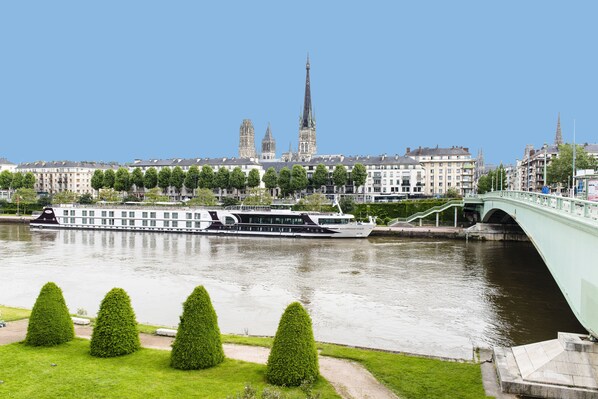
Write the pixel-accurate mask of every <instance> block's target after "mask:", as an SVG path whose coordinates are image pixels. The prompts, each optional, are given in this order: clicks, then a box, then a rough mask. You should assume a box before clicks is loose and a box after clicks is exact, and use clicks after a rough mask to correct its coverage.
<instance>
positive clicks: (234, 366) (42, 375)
mask: <svg viewBox="0 0 598 399" xmlns="http://www.w3.org/2000/svg"><path fill="white" fill-rule="evenodd" d="M0 359H2V360H1V361H0V380H2V381H4V382H3V383H2V384H0V397H2V398H26V399H30V398H61V399H69V398H81V397H87V398H131V399H135V398H140V399H147V398H218V399H224V398H226V397H227V396H231V397H232V396H234V395H236V394H238V393H240V392H242V391H243V388H244V386H245V385H246V384H247V383H250V384H251V385H252V386H253V387H254V388H258V389H259V390H260V391H261V390H262V389H263V387H265V386H268V385H267V384H266V383H265V382H264V375H265V371H266V366H264V365H258V364H254V363H246V362H242V361H237V360H230V359H226V360H225V361H224V363H222V364H220V365H218V366H216V367H213V368H211V369H207V370H195V371H181V370H175V369H172V368H170V366H169V363H170V352H169V351H160V350H154V349H141V350H140V351H139V352H136V353H133V354H131V355H127V356H122V357H117V358H109V359H102V358H95V357H92V356H91V355H89V341H87V340H83V339H75V340H74V341H71V342H68V343H66V344H62V345H59V346H56V347H52V348H40V347H29V346H26V345H24V344H21V343H18V344H11V345H5V346H0ZM52 364H56V366H52ZM314 391H317V392H320V393H321V395H322V398H338V396H337V395H336V393H335V392H334V389H333V388H332V387H331V386H330V384H328V383H327V382H326V381H324V380H323V379H320V381H318V383H317V384H316V385H315V386H314ZM284 392H285V393H287V394H288V395H289V396H290V397H291V398H300V397H303V398H304V397H305V395H303V393H302V392H301V391H300V390H299V389H298V388H295V389H284Z"/></svg>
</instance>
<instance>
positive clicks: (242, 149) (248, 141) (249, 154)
mask: <svg viewBox="0 0 598 399" xmlns="http://www.w3.org/2000/svg"><path fill="white" fill-rule="evenodd" d="M256 156H257V154H256V153H255V131H254V130H253V124H252V123H251V119H243V123H241V127H240V128H239V158H255V157H256Z"/></svg>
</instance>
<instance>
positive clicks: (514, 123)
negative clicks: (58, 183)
mask: <svg viewBox="0 0 598 399" xmlns="http://www.w3.org/2000/svg"><path fill="white" fill-rule="evenodd" d="M288 3H290V2H281V1H271V2H247V1H240V2H212V3H209V4H203V2H197V1H173V2H164V1H161V2H158V1H104V2H82V1H58V2H47V1H43V2H42V1H37V2H36V1H28V2H25V1H4V2H1V3H0V54H1V58H0V59H1V61H0V157H6V158H8V159H9V160H12V161H13V162H26V161H35V160H65V159H68V160H104V161H112V160H114V161H120V162H129V161H132V160H133V159H135V158H143V159H147V158H169V157H206V156H207V157H217V156H227V157H230V156H237V151H238V134H239V126H240V124H241V121H242V120H243V119H244V118H249V119H251V120H252V121H253V124H254V126H255V129H256V144H257V145H258V146H259V144H260V142H261V139H262V138H263V135H264V133H265V131H266V127H267V124H268V122H270V123H271V126H272V132H273V135H274V138H275V139H276V140H277V152H278V155H280V153H281V152H282V151H286V150H287V149H288V146H289V143H291V144H292V146H293V148H295V149H296V148H297V136H298V118H299V113H300V111H301V107H302V101H303V93H304V84H305V59H306V54H307V53H308V52H309V54H310V58H311V78H312V79H311V87H312V98H313V106H314V110H315V114H316V117H317V135H318V143H317V144H318V152H319V153H321V154H338V153H341V154H345V155H357V154H364V155H365V154H372V155H376V154H382V153H387V154H395V153H396V154H404V152H405V148H406V147H412V148H413V147H417V146H420V145H421V146H436V145H439V146H441V147H443V146H452V145H461V146H465V147H469V148H470V150H471V151H472V152H473V153H474V154H475V153H476V152H477V150H478V149H479V148H483V150H484V154H485V156H486V162H500V161H501V160H502V161H503V162H507V163H508V162H513V161H514V160H515V159H517V158H520V157H521V155H522V154H523V150H524V147H525V145H526V144H528V143H529V144H534V145H536V146H541V145H542V144H543V143H544V142H549V143H550V142H552V141H553V140H554V133H555V128H556V119H557V113H558V112H561V121H562V126H563V136H564V139H565V141H571V139H572V134H573V120H574V119H575V120H576V127H577V129H576V132H577V134H576V135H577V141H578V142H597V141H598V112H597V111H598V62H597V56H596V46H597V44H596V38H598V24H596V16H597V15H598V12H597V11H598V5H597V4H598V3H595V2H589V1H588V2H556V1H500V2H499V1H494V2H491V1H450V2H449V1H418V2H399V1H394V2H369V3H367V5H366V2H310V1H301V2H293V3H292V4H288Z"/></svg>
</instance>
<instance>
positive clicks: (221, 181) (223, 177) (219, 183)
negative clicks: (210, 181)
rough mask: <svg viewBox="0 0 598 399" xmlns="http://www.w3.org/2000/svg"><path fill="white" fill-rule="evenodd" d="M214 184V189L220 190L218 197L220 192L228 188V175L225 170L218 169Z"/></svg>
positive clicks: (223, 168) (222, 168)
mask: <svg viewBox="0 0 598 399" xmlns="http://www.w3.org/2000/svg"><path fill="white" fill-rule="evenodd" d="M214 183H215V185H216V187H218V188H219V189H220V190H221V191H220V195H221V196H222V190H225V189H227V188H229V187H230V173H229V172H228V169H227V168H225V167H221V168H220V169H218V172H217V173H216V177H215V178H214Z"/></svg>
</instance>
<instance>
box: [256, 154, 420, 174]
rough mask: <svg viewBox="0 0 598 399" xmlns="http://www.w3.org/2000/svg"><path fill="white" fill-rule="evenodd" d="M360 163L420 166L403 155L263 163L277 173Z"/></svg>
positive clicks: (357, 156) (323, 156)
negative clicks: (298, 167)
mask: <svg viewBox="0 0 598 399" xmlns="http://www.w3.org/2000/svg"><path fill="white" fill-rule="evenodd" d="M357 163H360V164H363V165H365V166H367V165H414V166H416V165H419V162H417V161H415V160H414V159H413V158H409V157H406V156H403V155H377V156H370V155H366V156H362V155H355V156H353V155H352V156H344V155H318V156H315V157H312V158H311V159H310V160H309V161H289V162H283V161H279V160H275V161H272V162H263V163H262V165H263V167H264V168H265V169H267V168H270V167H273V168H274V169H276V170H277V171H278V170H280V169H282V168H284V167H288V168H292V167H293V165H301V166H317V165H319V164H323V165H325V166H336V165H338V164H342V165H344V166H349V167H353V166H354V165H355V164H357Z"/></svg>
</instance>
